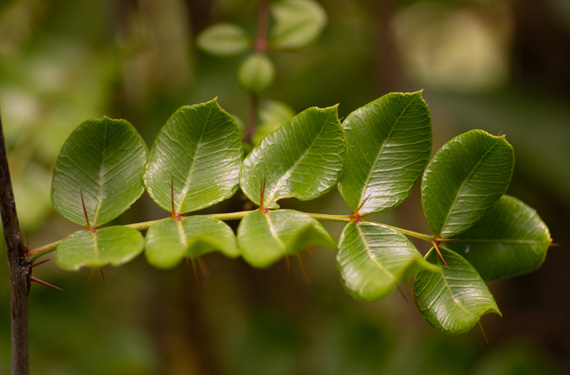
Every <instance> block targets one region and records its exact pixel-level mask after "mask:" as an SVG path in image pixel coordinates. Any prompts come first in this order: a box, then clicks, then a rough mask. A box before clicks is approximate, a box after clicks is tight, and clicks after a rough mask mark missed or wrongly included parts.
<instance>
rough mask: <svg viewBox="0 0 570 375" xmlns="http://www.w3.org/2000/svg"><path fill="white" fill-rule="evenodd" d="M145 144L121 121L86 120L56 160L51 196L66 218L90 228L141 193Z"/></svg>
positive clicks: (110, 217)
mask: <svg viewBox="0 0 570 375" xmlns="http://www.w3.org/2000/svg"><path fill="white" fill-rule="evenodd" d="M146 156H147V147H146V145H145V143H144V141H143V139H142V137H141V136H140V135H139V133H138V132H137V131H136V129H135V128H134V127H133V126H132V125H131V124H130V123H129V122H128V121H125V120H113V119H110V118H107V117H104V118H103V119H101V120H87V121H85V122H83V123H82V124H81V125H79V127H77V128H76V129H75V130H74V131H73V132H72V133H71V135H70V136H69V138H67V140H66V141H65V143H64V144H63V147H62V148H61V151H60V153H59V155H58V157H57V161H56V163H55V169H54V172H53V180H52V185H51V200H52V203H53V206H54V207H55V209H56V211H57V212H59V213H60V214H61V215H62V216H63V217H65V218H66V219H67V220H69V221H72V222H74V223H76V224H80V225H87V223H86V222H85V214H84V211H83V206H82V202H81V195H83V200H84V202H85V209H86V211H87V214H88V216H89V221H90V224H91V225H92V226H98V225H102V224H105V223H107V222H109V221H111V220H113V219H115V218H116V217H117V216H119V215H120V214H122V213H123V212H125V211H126V210H127V208H129V207H130V206H131V205H132V204H133V203H134V202H135V201H136V200H137V199H138V198H139V197H140V196H141V194H142V193H143V192H144V185H143V182H142V174H143V169H144V164H145V162H146Z"/></svg>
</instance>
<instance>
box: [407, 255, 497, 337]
mask: <svg viewBox="0 0 570 375" xmlns="http://www.w3.org/2000/svg"><path fill="white" fill-rule="evenodd" d="M440 250H441V253H442V255H443V258H444V259H445V261H446V262H447V265H448V266H449V269H448V268H447V267H446V266H445V265H444V264H443V262H442V260H441V259H440V257H439V255H438V254H437V252H436V251H435V249H433V248H432V249H431V250H430V252H429V253H428V254H427V255H426V259H427V260H428V261H429V262H430V263H433V264H437V265H439V266H440V267H441V269H442V272H441V273H435V272H427V271H420V272H418V274H417V275H416V276H415V277H414V284H413V290H414V295H415V297H416V298H415V299H416V304H417V306H418V310H419V311H420V313H421V314H422V315H423V316H424V318H425V319H426V320H427V321H428V322H429V323H430V324H431V325H432V326H434V327H435V328H436V329H438V330H440V331H443V332H445V333H449V334H459V333H463V332H467V331H469V330H470V329H471V328H473V326H474V325H475V324H477V322H479V320H480V319H481V317H482V316H483V315H485V314H488V313H496V314H499V315H501V312H500V311H499V308H498V307H497V304H496V302H495V299H494V298H493V295H492V294H491V292H490V291H489V289H488V288H487V285H485V282H484V281H483V279H482V278H481V276H480V275H479V274H478V273H477V271H476V270H475V268H473V266H472V265H471V264H469V262H468V261H466V260H465V259H464V258H462V257H461V256H460V255H459V254H457V253H455V252H453V251H450V250H446V249H440Z"/></svg>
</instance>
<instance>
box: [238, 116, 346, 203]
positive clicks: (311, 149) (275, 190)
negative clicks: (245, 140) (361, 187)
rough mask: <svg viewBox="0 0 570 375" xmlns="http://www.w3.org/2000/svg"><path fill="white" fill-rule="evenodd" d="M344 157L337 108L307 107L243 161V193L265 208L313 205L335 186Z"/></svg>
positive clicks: (265, 139)
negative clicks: (285, 201) (288, 202)
mask: <svg viewBox="0 0 570 375" xmlns="http://www.w3.org/2000/svg"><path fill="white" fill-rule="evenodd" d="M344 157H345V142H344V133H343V130H342V128H341V126H340V121H339V120H338V113H337V107H336V106H334V107H328V108H323V109H321V108H316V107H313V108H309V109H306V110H305V111H303V112H301V113H299V114H298V115H297V116H295V117H294V118H293V119H292V120H291V121H289V122H287V123H286V124H284V125H283V126H281V127H280V128H279V129H277V130H276V131H275V132H273V133H271V134H269V135H268V136H267V137H265V138H264V139H263V140H262V141H261V143H260V144H259V145H258V146H256V147H255V148H254V149H253V150H252V151H251V153H250V154H249V155H248V156H247V157H246V158H245V160H244V161H243V164H242V169H241V174H240V184H241V188H242V191H243V192H244V194H245V195H246V196H247V197H248V198H249V199H250V200H251V201H252V202H254V203H255V204H258V205H259V204H260V198H261V196H260V193H261V185H262V183H263V182H264V181H265V190H264V192H265V197H264V198H265V200H264V205H265V207H266V208H279V205H278V204H277V201H278V200H279V199H281V198H297V199H300V200H310V199H314V198H317V197H319V196H321V195H323V194H325V193H326V192H328V191H329V190H331V189H332V188H333V187H334V186H335V185H336V183H337V181H338V179H339V177H340V173H341V171H342V166H343V162H344Z"/></svg>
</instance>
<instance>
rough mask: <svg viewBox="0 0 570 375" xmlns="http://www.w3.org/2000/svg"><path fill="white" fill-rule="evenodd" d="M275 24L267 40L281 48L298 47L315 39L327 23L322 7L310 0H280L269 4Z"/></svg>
mask: <svg viewBox="0 0 570 375" xmlns="http://www.w3.org/2000/svg"><path fill="white" fill-rule="evenodd" d="M270 12H271V15H272V16H273V18H274V19H275V24H274V25H273V27H272V28H271V30H270V38H269V42H270V43H271V44H272V45H274V46H276V47H278V48H281V49H287V50H290V49H299V48H303V47H306V46H308V45H309V44H311V43H312V42H313V41H315V40H316V39H317V38H318V36H319V35H320V34H321V31H322V30H323V28H324V27H325V25H326V23H327V15H326V13H325V11H324V10H323V8H322V7H321V6H320V5H319V4H318V3H316V2H314V1H312V0H281V1H277V2H275V3H273V4H271V6H270Z"/></svg>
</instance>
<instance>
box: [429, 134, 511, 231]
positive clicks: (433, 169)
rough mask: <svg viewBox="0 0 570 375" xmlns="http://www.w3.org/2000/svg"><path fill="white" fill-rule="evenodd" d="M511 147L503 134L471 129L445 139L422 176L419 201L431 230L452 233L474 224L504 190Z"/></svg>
mask: <svg viewBox="0 0 570 375" xmlns="http://www.w3.org/2000/svg"><path fill="white" fill-rule="evenodd" d="M513 167H514V152H513V148H512V147H511V145H510V144H509V143H508V142H507V141H506V140H505V137H504V136H500V137H496V136H492V135H491V134H489V133H487V132H484V131H482V130H471V131H469V132H467V133H464V134H461V135H459V136H457V137H455V138H454V139H452V140H451V141H449V142H448V143H447V144H445V145H444V146H443V147H442V148H441V149H440V150H439V151H438V152H437V153H436V154H435V156H434V157H433V159H432V161H431V162H430V163H429V164H428V166H427V168H426V170H425V173H424V176H423V179H422V206H423V210H424V214H425V216H426V218H427V221H428V223H429V226H430V228H431V230H432V231H433V233H435V234H436V235H438V236H441V237H443V238H452V237H455V236H457V235H458V234H459V233H461V232H463V231H465V230H466V229H468V228H470V227H471V226H473V225H474V224H475V223H476V222H477V221H478V220H479V219H481V217H482V216H483V215H485V213H487V211H489V210H490V209H491V207H493V205H494V204H495V202H496V201H497V200H499V198H500V197H501V195H503V194H504V193H505V191H506V190H507V187H508V186H509V183H510V181H511V175H512V173H513Z"/></svg>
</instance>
